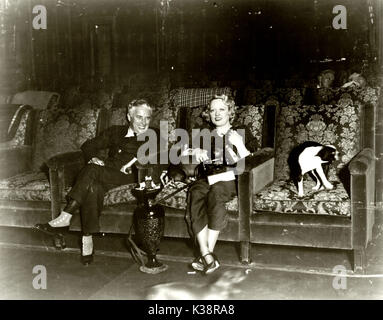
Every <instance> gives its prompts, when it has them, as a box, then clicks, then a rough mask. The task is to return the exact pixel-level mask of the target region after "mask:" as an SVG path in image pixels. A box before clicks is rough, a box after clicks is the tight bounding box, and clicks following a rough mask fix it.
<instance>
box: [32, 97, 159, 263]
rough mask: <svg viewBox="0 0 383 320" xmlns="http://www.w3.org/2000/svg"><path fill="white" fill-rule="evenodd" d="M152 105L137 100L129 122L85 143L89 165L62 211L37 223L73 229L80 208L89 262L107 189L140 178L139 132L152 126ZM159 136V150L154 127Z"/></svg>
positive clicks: (52, 230)
mask: <svg viewBox="0 0 383 320" xmlns="http://www.w3.org/2000/svg"><path fill="white" fill-rule="evenodd" d="M151 115H152V107H151V106H150V105H149V103H148V102H147V101H146V100H144V99H139V100H133V101H132V102H131V103H130V104H129V106H128V107H127V110H126V117H127V120H128V125H125V126H124V125H122V126H112V127H110V128H108V129H106V130H105V131H104V132H102V133H101V134H100V135H99V136H97V137H95V138H93V139H90V140H87V141H85V142H84V144H83V145H82V146H81V150H82V152H83V154H84V157H85V161H86V163H87V164H86V165H85V167H84V168H83V169H82V170H81V171H80V173H79V175H78V176H77V179H76V182H75V184H74V186H73V187H72V189H71V190H70V192H69V193H68V194H67V200H68V203H67V205H66V206H65V208H64V210H63V211H62V212H61V214H60V215H59V216H58V217H57V218H56V219H53V220H51V221H49V222H48V223H45V224H37V225H36V228H37V229H38V230H41V231H43V232H46V233H48V234H55V233H59V232H62V231H66V230H68V229H69V225H70V221H71V218H72V215H73V214H74V212H75V211H76V210H77V209H80V215H81V224H82V233H83V236H82V251H81V261H82V263H83V264H84V265H88V264H90V263H91V262H92V261H93V240H92V234H93V233H97V232H99V216H100V213H101V210H102V207H103V199H104V195H105V193H106V192H107V191H108V190H110V189H112V188H115V187H117V186H120V185H125V184H129V183H132V182H137V181H136V179H137V178H136V175H135V174H134V173H133V172H132V167H131V166H132V165H133V163H134V161H135V159H136V157H137V151H138V148H139V147H140V146H141V145H143V144H144V143H145V141H142V140H145V139H139V138H138V136H139V135H141V134H143V133H145V132H146V131H147V130H148V129H149V124H150V120H151ZM152 130H154V131H155V133H156V137H157V141H156V142H157V150H160V148H159V146H160V145H161V144H162V143H161V142H162V141H161V137H160V132H159V130H157V129H152ZM103 149H109V155H108V158H107V159H105V160H102V159H100V158H99V157H98V154H99V152H100V150H103ZM159 173H160V166H159V165H158V166H156V167H155V168H154V170H153V180H154V182H159Z"/></svg>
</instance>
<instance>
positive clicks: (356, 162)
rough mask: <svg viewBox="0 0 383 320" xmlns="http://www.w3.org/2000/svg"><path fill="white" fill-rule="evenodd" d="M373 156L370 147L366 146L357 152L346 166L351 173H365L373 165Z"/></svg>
mask: <svg viewBox="0 0 383 320" xmlns="http://www.w3.org/2000/svg"><path fill="white" fill-rule="evenodd" d="M374 162H375V156H374V151H373V150H372V149H369V148H366V149H363V150H362V151H361V152H359V153H358V154H357V155H356V157H355V158H354V159H352V160H351V162H350V164H349V166H348V168H349V170H350V173H351V175H366V174H367V172H368V170H369V169H370V168H371V167H372V166H373V165H374Z"/></svg>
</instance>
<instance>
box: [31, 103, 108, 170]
mask: <svg viewBox="0 0 383 320" xmlns="http://www.w3.org/2000/svg"><path fill="white" fill-rule="evenodd" d="M99 112H100V109H81V108H80V109H54V110H42V111H41V112H39V114H38V124H37V133H36V137H35V139H36V145H35V147H34V154H33V168H34V170H39V169H40V168H41V166H42V164H43V163H44V162H45V161H46V160H48V159H49V158H51V157H53V156H55V155H57V154H61V153H64V152H71V151H78V150H80V147H81V145H82V144H83V143H84V142H85V141H86V140H87V139H90V138H93V137H94V136H95V135H96V130H97V120H98V115H99Z"/></svg>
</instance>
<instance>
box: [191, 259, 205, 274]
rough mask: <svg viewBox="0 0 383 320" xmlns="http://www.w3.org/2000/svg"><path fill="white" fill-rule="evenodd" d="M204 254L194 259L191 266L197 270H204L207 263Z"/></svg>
mask: <svg viewBox="0 0 383 320" xmlns="http://www.w3.org/2000/svg"><path fill="white" fill-rule="evenodd" d="M204 261H205V260H204V259H203V258H202V256H199V257H197V258H195V259H194V261H193V262H192V263H191V267H192V268H193V269H194V270H196V271H204V270H205V263H204Z"/></svg>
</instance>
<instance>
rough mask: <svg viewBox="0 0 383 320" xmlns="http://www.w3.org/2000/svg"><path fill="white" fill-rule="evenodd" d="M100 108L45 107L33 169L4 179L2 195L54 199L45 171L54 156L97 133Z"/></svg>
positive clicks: (74, 148) (19, 133)
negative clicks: (46, 162)
mask: <svg viewBox="0 0 383 320" xmlns="http://www.w3.org/2000/svg"><path fill="white" fill-rule="evenodd" d="M99 111H100V109H85V110H84V109H45V110H41V111H39V113H38V115H37V131H36V132H37V133H36V136H35V145H34V148H33V155H32V156H33V160H32V161H33V164H32V171H29V172H24V173H21V174H18V175H16V176H13V177H10V178H7V179H2V180H0V198H1V199H7V200H40V201H50V200H51V196H50V186H49V180H48V177H47V176H46V174H45V173H44V172H43V171H42V170H41V169H42V166H43V164H44V162H45V161H46V160H48V159H49V158H50V157H52V156H55V155H57V154H60V153H64V152H71V151H78V150H80V146H81V144H82V143H83V142H84V141H85V140H87V139H89V138H91V137H94V136H95V135H96V129H97V118H98V115H99ZM24 119H25V117H24V116H23V118H22V119H21V121H20V125H19V128H18V130H17V132H16V135H15V138H14V140H15V141H18V143H22V140H23V139H24V138H23V134H24V135H25V131H26V129H25V125H24V122H25V121H26V120H24Z"/></svg>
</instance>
